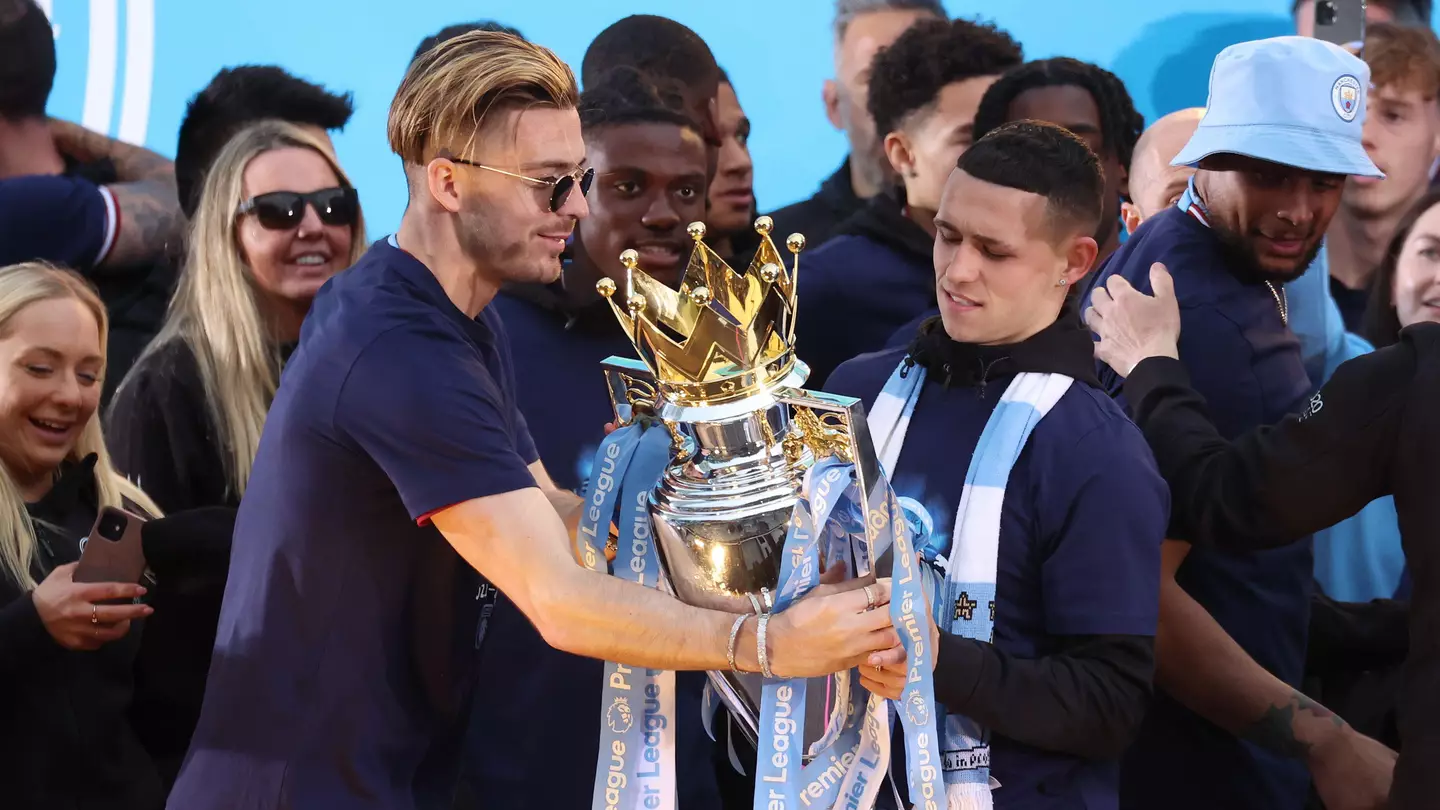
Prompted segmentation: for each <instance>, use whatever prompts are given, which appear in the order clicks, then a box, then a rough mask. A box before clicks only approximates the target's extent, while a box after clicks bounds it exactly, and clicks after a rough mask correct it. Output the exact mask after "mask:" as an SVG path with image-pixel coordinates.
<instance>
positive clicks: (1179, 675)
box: [1156, 578, 1346, 758]
mask: <svg viewBox="0 0 1440 810" xmlns="http://www.w3.org/2000/svg"><path fill="white" fill-rule="evenodd" d="M1156 663H1157V667H1156V682H1157V683H1158V684H1159V686H1160V687H1161V688H1163V689H1164V690H1165V691H1166V692H1168V693H1169V694H1170V695H1171V697H1174V698H1175V699H1176V700H1178V701H1180V702H1181V703H1182V704H1184V705H1185V706H1186V707H1188V708H1189V709H1190V710H1191V711H1193V712H1195V713H1196V714H1199V715H1200V716H1201V717H1204V718H1205V719H1207V720H1209V721H1210V722H1212V723H1214V724H1216V725H1218V726H1220V727H1221V728H1224V729H1226V730H1228V731H1230V732H1231V733H1233V734H1235V735H1236V736H1237V737H1240V738H1241V739H1245V740H1249V741H1250V742H1253V743H1255V744H1257V745H1260V746H1262V747H1264V748H1267V749H1269V750H1271V751H1274V752H1276V753H1279V754H1282V755H1284V756H1289V757H1295V758H1304V757H1306V756H1308V755H1309V753H1310V751H1311V749H1312V748H1314V747H1315V746H1316V745H1319V744H1320V743H1322V742H1325V741H1326V740H1327V739H1329V738H1330V737H1332V736H1333V735H1335V734H1336V733H1339V732H1342V731H1344V730H1345V728H1346V726H1345V722H1344V721H1343V720H1341V719H1340V718H1339V717H1338V716H1336V715H1335V714H1334V713H1333V712H1331V711H1330V710H1328V709H1326V708H1325V707H1324V706H1321V705H1320V704H1318V703H1315V702H1314V701H1311V700H1310V699H1309V698H1307V697H1305V696H1304V695H1303V694H1301V693H1299V692H1297V691H1296V690H1295V689H1293V688H1291V687H1290V686H1289V685H1288V684H1286V683H1285V682H1284V681H1281V680H1280V679H1279V678H1276V677H1275V676H1274V675H1272V674H1270V673H1269V672H1267V671H1266V670H1265V668H1264V667H1261V666H1260V665H1259V664H1257V663H1255V660H1254V659H1252V658H1251V657H1250V656H1249V655H1247V654H1246V653H1245V651H1244V650H1243V649H1241V648H1240V645H1239V644H1236V643H1235V641H1234V639H1232V638H1230V636H1229V635H1227V634H1226V633H1225V631H1224V630H1223V629H1221V627H1220V625H1219V624H1218V623H1216V621H1215V619H1214V618H1212V617H1211V616H1210V614H1209V613H1207V612H1206V611H1205V609H1204V608H1203V607H1201V606H1200V604H1199V603H1198V602H1196V601H1195V600H1194V599H1193V598H1191V597H1190V595H1189V594H1187V593H1185V591H1184V589H1182V588H1181V587H1180V586H1179V585H1178V584H1176V582H1175V581H1174V580H1173V579H1169V578H1166V579H1165V580H1162V582H1161V585H1160V631H1159V634H1158V636H1157V638H1156Z"/></svg>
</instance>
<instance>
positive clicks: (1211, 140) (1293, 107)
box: [1171, 37, 1385, 177]
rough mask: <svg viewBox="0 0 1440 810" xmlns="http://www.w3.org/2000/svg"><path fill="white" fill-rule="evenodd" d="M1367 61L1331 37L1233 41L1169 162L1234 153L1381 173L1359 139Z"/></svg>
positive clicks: (1321, 168) (1334, 170) (1313, 167)
mask: <svg viewBox="0 0 1440 810" xmlns="http://www.w3.org/2000/svg"><path fill="white" fill-rule="evenodd" d="M1369 90H1370V67H1369V65H1366V64H1365V62H1364V61H1363V60H1361V59H1360V58H1359V57H1356V56H1355V55H1354V54H1351V53H1350V52H1349V51H1346V50H1345V49H1344V48H1341V47H1340V46H1338V45H1333V44H1331V43H1329V42H1322V41H1321V40H1318V39H1311V38H1309V37H1275V38H1273V39H1261V40H1256V41H1254V42H1242V43H1240V44H1238V45H1231V46H1230V47H1228V48H1226V49H1225V50H1223V51H1221V52H1220V55H1219V56H1217V57H1215V64H1214V66H1212V67H1211V68H1210V99H1209V103H1208V104H1206V106H1205V117H1204V118H1202V119H1201V120H1200V126H1199V128H1198V129H1196V130H1195V134H1194V135H1193V136H1192V137H1191V138H1190V142H1189V143H1187V144H1185V148H1184V149H1181V150H1180V154H1178V155H1176V156H1175V160H1174V161H1172V163H1171V165H1173V166H1190V167H1192V168H1193V167H1196V166H1198V164H1199V163H1200V161H1201V160H1204V159H1205V158H1207V157H1210V156H1211V155H1219V154H1234V155H1245V156H1246V157H1252V158H1257V159H1259V160H1266V161H1270V162H1271V163H1279V164H1282V165H1285V166H1294V167H1296V168H1300V169H1307V170H1310V171H1316V172H1328V173H1331V174H1346V175H1358V176H1361V177H1384V176H1385V175H1384V173H1383V172H1381V171H1380V170H1379V169H1378V168H1376V166H1375V164H1374V162H1372V161H1371V160H1370V156H1369V155H1367V154H1365V147H1364V145H1363V144H1362V143H1361V129H1362V127H1364V124H1365V96H1366V94H1367V93H1368V92H1369Z"/></svg>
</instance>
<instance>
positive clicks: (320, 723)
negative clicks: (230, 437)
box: [169, 242, 536, 810]
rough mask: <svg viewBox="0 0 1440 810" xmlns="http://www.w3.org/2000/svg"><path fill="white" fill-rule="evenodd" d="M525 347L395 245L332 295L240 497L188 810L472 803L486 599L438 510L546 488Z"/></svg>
mask: <svg viewBox="0 0 1440 810" xmlns="http://www.w3.org/2000/svg"><path fill="white" fill-rule="evenodd" d="M509 351H510V349H509V345H508V343H507V341H506V339H505V333H504V331H503V328H502V326H501V324H500V320H499V318H498V317H497V316H496V315H495V314H494V313H493V312H490V311H485V312H483V313H482V314H481V316H480V317H479V318H476V319H473V320H472V319H471V318H468V317H466V315H465V314H464V313H463V312H461V311H460V310H459V309H457V308H456V307H455V305H454V304H453V303H451V301H450V299H449V298H448V297H447V296H446V294H445V291H444V290H443V289H442V288H441V287H440V284H439V283H438V282H437V281H436V279H435V277H434V276H433V275H431V273H430V272H429V270H427V269H426V267H425V266H424V265H423V264H421V263H420V262H419V261H418V260H416V259H415V258H414V257H412V256H410V255H409V254H408V253H405V252H403V251H401V250H399V249H397V248H395V247H392V246H390V245H389V244H387V243H385V242H379V243H376V244H375V245H374V246H372V247H371V248H370V250H369V252H367V253H366V254H365V256H364V257H362V258H361V259H360V261H359V262H358V263H356V265H355V266H354V267H352V268H351V269H349V270H347V271H345V272H344V273H341V274H339V275H337V276H336V277H335V278H333V279H331V280H330V281H329V282H327V283H326V285H325V287H324V288H322V289H321V291H320V294H319V296H317V297H316V299H315V304H314V307H313V308H312V309H311V311H310V315H309V317H308V318H306V320H305V326H304V329H303V331H302V334H301V338H300V347H299V348H298V349H297V350H296V352H295V354H294V355H293V356H292V357H291V359H290V362H289V363H288V364H287V365H286V367H285V371H284V374H283V375H282V377H281V381H280V390H279V392H278V393H277V394H276V396H275V401H274V403H273V404H272V405H271V408H270V413H269V416H268V417H267V418H266V423H265V432H264V435H263V436H262V438H261V441H260V448H259V452H258V453H257V454H256V457H255V466H254V471H253V472H252V474H251V477H250V485H249V488H248V490H247V491H246V493H245V498H244V500H243V501H242V502H241V505H240V513H239V517H238V519H237V522H236V525H235V542H234V550H233V551H232V555H231V562H230V577H229V581H228V582H227V584H226V589H225V602H224V607H223V609H222V611H221V615H220V625H219V630H218V633H217V636H216V641H215V653H214V658H213V662H212V664H211V667H210V679H209V682H208V684H207V687H206V692H205V705H204V709H203V711H202V713H201V717H200V723H199V727H198V728H197V729H196V731H195V736H194V740H193V742H192V743H191V746H190V752H189V754H188V756H187V757H186V762H185V766H184V768H183V769H182V771H181V774H180V778H179V781H178V783H177V785H176V787H175V790H174V792H173V793H172V795H171V797H170V804H169V806H170V807H171V808H174V809H175V810H205V808H225V810H270V809H271V808H290V807H296V808H302V807H303V808H309V807H316V808H320V807H323V808H326V810H348V809H349V808H377V809H378V808H385V810H405V809H406V808H412V807H416V806H417V805H419V804H421V803H422V802H423V803H425V804H426V805H427V806H433V805H432V804H430V802H433V801H436V800H438V799H439V797H443V796H448V795H450V794H451V793H453V789H454V784H455V782H454V779H455V776H456V773H457V769H458V766H459V747H460V742H461V735H462V733H463V730H464V725H465V724H464V721H465V720H466V719H467V717H468V715H467V714H466V712H465V709H466V708H467V707H468V699H469V696H470V693H471V692H472V691H473V686H474V682H475V658H476V654H475V648H476V628H477V624H478V619H479V613H480V601H479V596H480V594H481V593H482V586H483V587H484V589H485V590H489V586H488V585H485V584H484V582H483V580H482V579H481V577H480V575H479V574H478V573H476V571H475V570H474V569H473V568H471V567H470V566H469V565H468V564H467V563H466V562H465V561H464V560H463V559H462V558H461V557H460V555H459V554H458V553H457V552H456V551H455V550H454V549H453V548H452V547H451V546H450V544H449V543H448V542H446V540H445V538H444V537H442V536H441V535H440V533H439V531H437V530H436V529H435V528H434V527H433V526H431V525H430V524H429V522H428V517H429V516H430V515H432V514H434V513H435V512H438V511H441V510H444V509H446V508H447V507H450V506H453V505H455V504H459V503H462V502H465V501H468V500H471V499H474V498H482V497H486V496H489V495H496V494H501V493H505V492H512V491H515V490H519V489H525V488H528V487H533V486H534V485H535V483H534V479H533V477H532V476H531V474H530V471H529V469H528V465H529V464H531V463H533V462H534V461H535V460H536V454H535V446H534V444H533V443H532V442H531V440H530V437H529V433H528V431H527V429H526V426H525V421H524V419H523V418H522V417H521V416H520V414H519V412H518V411H517V410H516V407H515V400H514V396H513V391H514V390H515V384H514V373H513V369H512V366H511V361H510V357H509ZM515 663H516V665H519V662H515Z"/></svg>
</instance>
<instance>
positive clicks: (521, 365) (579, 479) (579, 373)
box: [464, 285, 720, 810]
mask: <svg viewBox="0 0 1440 810" xmlns="http://www.w3.org/2000/svg"><path fill="white" fill-rule="evenodd" d="M490 309H491V310H493V311H495V312H496V313H497V314H499V316H500V317H501V318H502V319H503V320H504V323H505V331H506V332H507V333H508V334H509V336H510V339H511V342H512V345H513V346H514V347H515V377H516V382H517V386H516V389H515V390H516V392H517V394H516V396H517V400H518V403H519V406H520V411H521V413H522V414H524V416H525V419H526V421H527V422H528V423H529V424H531V425H534V426H535V427H536V431H535V444H536V447H537V448H538V449H539V451H540V460H541V461H543V462H544V464H545V470H546V471H547V472H548V473H550V477H551V478H552V479H554V481H555V483H556V485H557V486H559V487H560V488H562V489H568V490H574V491H576V492H579V491H581V490H583V489H584V487H585V483H586V481H587V480H588V479H589V476H590V467H591V462H592V461H593V460H594V457H595V451H596V449H597V448H598V447H599V445H600V442H601V441H602V440H603V439H604V438H605V423H606V422H610V421H613V420H614V418H615V412H614V410H613V409H612V408H611V405H610V395H609V393H608V391H607V389H606V385H605V375H604V373H603V372H602V371H601V368H600V363H601V361H603V360H604V359H605V358H607V357H610V356H612V355H618V356H621V357H634V356H635V347H634V345H633V344H632V343H631V342H630V341H629V339H627V338H626V337H625V334H624V332H623V331H621V329H620V325H619V323H618V322H617V321H616V320H615V315H614V314H613V313H612V312H611V311H610V306H609V304H607V303H605V302H604V301H603V300H599V301H596V302H594V303H593V304H591V305H589V306H586V307H582V308H579V309H576V310H571V309H569V308H567V307H566V306H564V304H563V303H562V298H561V296H560V294H559V285H554V286H553V287H552V288H548V289H547V288H542V287H528V288H526V289H525V290H524V291H523V292H520V291H512V292H507V293H501V294H500V295H499V296H497V297H496V299H495V302H494V303H493V304H492V305H491V307H490ZM517 661H523V662H525V665H524V666H516V662H517ZM480 671H481V675H480V682H481V683H483V684H484V685H485V688H484V689H483V690H481V691H480V692H478V693H477V694H476V696H475V704H474V711H473V714H474V720H473V722H472V727H471V739H470V742H469V744H468V746H467V748H468V751H467V754H466V757H465V765H464V773H465V778H466V780H467V781H468V782H469V783H470V788H471V790H472V791H473V793H474V795H475V798H476V801H477V802H478V806H479V807H481V808H490V807H497V808H502V807H503V808H506V810H530V809H531V808H533V810H549V808H553V807H589V806H590V801H591V797H592V793H593V791H594V779H595V761H596V758H597V756H598V755H599V752H600V696H601V686H602V681H603V680H604V677H605V664H604V662H602V661H598V660H595V659H592V658H583V657H581V656H578V655H571V654H570V653H565V652H561V651H559V650H556V649H554V648H553V647H551V646H550V645H548V644H546V643H545V640H544V639H543V638H541V637H540V634H539V633H538V632H537V631H536V630H535V628H534V626H533V625H531V624H530V622H529V620H527V619H526V618H525V616H524V615H523V614H521V613H520V612H519V610H517V609H516V608H515V606H514V605H513V604H510V603H509V602H508V601H506V600H504V599H502V600H501V601H500V603H499V604H498V605H497V607H496V610H495V616H494V619H493V620H492V621H491V623H490V626H489V629H488V631H487V634H486V637H485V644H484V646H483V648H482V653H481V663H480ZM705 680H706V676H705V673H703V672H680V673H677V674H676V681H675V683H676V696H675V724H674V730H675V735H676V736H675V741H676V750H675V767H676V788H677V791H678V793H679V798H680V807H681V808H682V810H697V808H698V809H699V810H719V807H720V800H719V796H718V788H717V787H716V783H715V768H714V764H713V760H712V755H713V749H714V744H713V743H712V742H711V741H710V738H709V737H708V736H707V735H706V734H705V728H704V726H703V725H702V723H701V716H700V708H701V695H702V692H703V689H704V686H705ZM537 785H544V786H545V789H544V790H537V789H536V786H537Z"/></svg>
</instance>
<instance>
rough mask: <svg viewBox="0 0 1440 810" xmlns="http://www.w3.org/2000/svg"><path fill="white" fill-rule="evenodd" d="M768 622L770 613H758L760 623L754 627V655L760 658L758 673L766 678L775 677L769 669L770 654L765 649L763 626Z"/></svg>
mask: <svg viewBox="0 0 1440 810" xmlns="http://www.w3.org/2000/svg"><path fill="white" fill-rule="evenodd" d="M769 623H770V614H768V613H762V614H760V624H759V626H758V627H756V628H755V657H756V658H758V659H760V674H762V675H764V676H765V677H767V678H773V677H775V673H773V672H771V671H770V654H769V653H768V652H766V650H765V626H766V625H768V624H769Z"/></svg>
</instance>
